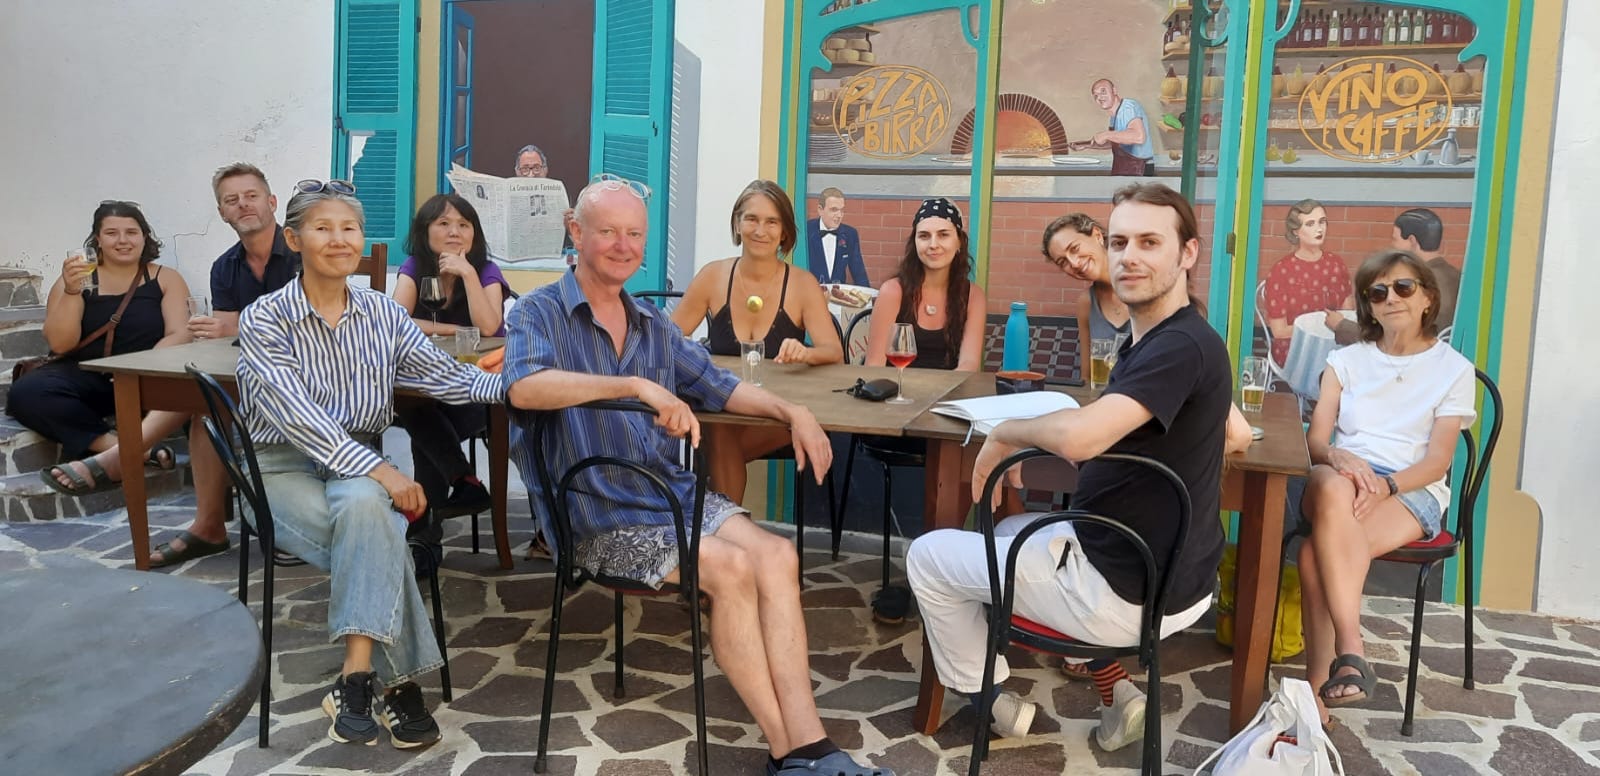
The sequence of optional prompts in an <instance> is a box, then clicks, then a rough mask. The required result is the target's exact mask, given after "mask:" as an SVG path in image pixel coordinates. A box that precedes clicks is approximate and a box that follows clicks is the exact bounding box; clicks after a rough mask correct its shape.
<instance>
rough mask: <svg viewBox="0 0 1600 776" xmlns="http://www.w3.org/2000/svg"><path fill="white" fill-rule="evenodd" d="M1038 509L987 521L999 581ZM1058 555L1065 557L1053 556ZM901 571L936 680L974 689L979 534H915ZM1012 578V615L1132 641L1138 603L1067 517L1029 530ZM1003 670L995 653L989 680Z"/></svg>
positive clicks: (978, 649)
mask: <svg viewBox="0 0 1600 776" xmlns="http://www.w3.org/2000/svg"><path fill="white" fill-rule="evenodd" d="M1038 516H1039V515H1038V514H1037V513H1031V514H1023V515H1016V516H1013V517H1009V518H1006V519H1005V520H1003V521H1001V522H1000V523H999V524H998V525H996V526H995V552H996V554H997V556H998V558H999V561H1000V564H1001V579H1002V580H1004V575H1005V562H1006V554H1007V553H1008V552H1010V550H1011V541H1012V540H1011V539H1010V537H1012V536H1015V535H1016V534H1017V532H1019V531H1021V530H1022V528H1023V527H1024V526H1026V525H1027V524H1028V523H1030V522H1032V521H1033V520H1034V518H1037V517H1038ZM1069 547H1070V548H1071V551H1070V553H1068V548H1069ZM1063 554H1066V563H1065V564H1062V563H1061V558H1062V556H1063ZM906 577H907V578H908V579H909V580H910V582H911V590H912V592H914V593H916V596H917V607H918V609H919V610H920V611H921V612H922V625H923V629H924V630H925V631H926V632H927V635H928V646H929V648H930V649H931V650H932V651H933V664H934V667H935V668H936V669H937V670H938V672H939V681H940V683H942V684H943V685H944V686H946V687H948V688H950V689H952V690H955V691H957V692H961V693H967V694H971V693H975V692H977V691H978V690H979V689H981V685H982V682H983V657H984V642H985V640H986V638H987V634H988V631H989V625H988V619H987V614H986V612H985V611H984V606H985V605H986V604H988V603H989V566H988V561H987V560H986V559H985V558H984V552H983V535H982V534H979V533H976V532H973V531H962V530H956V529H944V530H939V531H933V532H932V533H928V534H924V535H923V536H921V537H918V538H917V540H916V541H914V542H912V543H911V549H910V550H908V551H907V552H906ZM1016 580H1017V581H1016V585H1017V592H1016V598H1015V601H1014V603H1013V607H1012V613H1013V614H1018V615H1021V616H1023V617H1026V618H1028V619H1030V620H1033V621H1034V622H1037V623H1039V624H1041V625H1046V626H1049V627H1051V628H1054V629H1055V630H1057V631H1060V632H1062V633H1064V634H1066V635H1068V636H1071V637H1073V638H1075V639H1078V640H1080V641H1083V642H1086V643H1089V644H1098V645H1102V646H1108V647H1124V646H1133V645H1135V644H1138V643H1139V614H1140V607H1139V606H1138V605H1136V604H1131V603H1128V602H1127V601H1125V600H1123V599H1122V597H1121V596H1118V595H1117V594H1116V592H1115V591H1113V590H1112V589H1111V584H1110V583H1109V582H1107V581H1106V578H1105V577H1103V576H1101V575H1100V572H1099V570H1097V569H1096V568H1095V567H1094V565H1093V564H1091V563H1090V562H1089V559H1088V558H1087V557H1085V555H1084V552H1083V550H1082V549H1080V548H1079V547H1078V538H1077V534H1076V533H1075V532H1074V531H1073V526H1072V524H1070V523H1056V524H1055V525H1052V526H1049V527H1047V528H1045V529H1043V530H1041V531H1040V532H1039V533H1036V534H1034V535H1033V536H1032V537H1030V538H1029V541H1028V543H1027V546H1025V547H1024V548H1023V549H1022V551H1021V552H1020V553H1018V555H1017V574H1016ZM1210 608H1211V597H1210V596H1206V597H1205V598H1204V599H1202V600H1201V601H1199V602H1197V603H1196V604H1195V605H1193V606H1191V607H1189V608H1188V609H1186V610H1184V611H1182V612H1179V613H1177V614H1171V615H1168V616H1167V617H1166V618H1164V619H1163V620H1162V622H1161V637H1162V638H1166V637H1167V636H1170V635H1172V634H1173V633H1176V632H1178V631H1180V630H1183V629H1184V628H1187V627H1189V626H1190V625H1192V624H1194V622H1195V621H1196V620H1198V619H1200V617H1201V615H1203V614H1205V613H1206V611H1207V610H1209V609H1210ZM1010 675H1011V668H1010V666H1008V665H1006V658H1005V655H1004V654H1001V655H1000V656H999V657H998V658H997V659H996V660H995V673H994V681H995V684H999V683H1000V682H1002V681H1005V679H1006V677H1008V676H1010Z"/></svg>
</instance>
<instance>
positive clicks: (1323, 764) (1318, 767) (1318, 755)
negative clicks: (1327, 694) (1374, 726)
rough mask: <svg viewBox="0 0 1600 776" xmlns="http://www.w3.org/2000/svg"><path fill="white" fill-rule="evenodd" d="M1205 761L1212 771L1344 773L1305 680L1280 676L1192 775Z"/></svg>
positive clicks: (1245, 775) (1291, 775) (1220, 774)
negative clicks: (1243, 722) (1269, 694)
mask: <svg viewBox="0 0 1600 776" xmlns="http://www.w3.org/2000/svg"><path fill="white" fill-rule="evenodd" d="M1330 756H1331V762H1330ZM1213 761H1214V762H1215V765H1212V763H1213ZM1207 765H1211V769H1210V771H1211V774H1212V776H1332V774H1334V773H1337V774H1339V776H1344V763H1343V762H1341V761H1340V760H1339V752H1338V750H1336V749H1334V748H1333V742H1332V741H1329V740H1328V734H1327V733H1326V732H1324V731H1323V729H1322V720H1321V717H1320V715H1319V714H1318V713H1317V701H1316V698H1315V696H1313V695H1312V694H1311V685H1309V684H1307V683H1306V681H1305V680H1304V679H1284V680H1283V681H1282V682H1281V683H1280V684H1279V685H1278V691H1277V692H1275V693H1273V694H1272V697H1271V698H1268V699H1267V702H1266V703H1263V704H1261V710H1260V711H1258V712H1256V716H1255V718H1254V719H1252V720H1250V724H1248V725H1245V727H1244V730H1241V731H1239V734H1238V735H1236V736H1234V737H1233V738H1232V739H1230V740H1229V741H1228V743H1226V744H1223V745H1222V748H1221V749H1218V750H1217V751H1215V752H1212V753H1211V756H1210V757H1207V758H1206V760H1205V762H1202V763H1200V767H1198V768H1196V769H1195V771H1194V772H1195V774H1196V776H1199V774H1201V773H1204V772H1205V771H1206V766H1207ZM1335 768H1337V770H1335Z"/></svg>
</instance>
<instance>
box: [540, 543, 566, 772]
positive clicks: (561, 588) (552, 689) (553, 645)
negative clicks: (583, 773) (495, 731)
mask: <svg viewBox="0 0 1600 776" xmlns="http://www.w3.org/2000/svg"><path fill="white" fill-rule="evenodd" d="M555 588H556V590H555V596H554V598H553V600H551V602H550V647H549V649H547V650H545V657H544V706H543V710H542V711H541V713H540V714H539V749H538V752H537V753H536V754H535V756H534V758H533V770H534V772H535V773H544V772H545V767H546V766H547V765H548V763H547V762H546V757H545V753H546V752H548V751H549V748H550V706H551V705H553V704H554V703H555V693H556V650H557V648H558V647H560V646H561V604H562V601H563V599H565V598H566V594H567V574H566V568H565V565H564V564H561V563H557V564H556V584H555Z"/></svg>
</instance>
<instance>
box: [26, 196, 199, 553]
mask: <svg viewBox="0 0 1600 776" xmlns="http://www.w3.org/2000/svg"><path fill="white" fill-rule="evenodd" d="M84 247H85V248H93V249H94V250H95V251H96V252H97V253H98V255H99V262H98V264H97V265H94V266H90V265H88V264H87V263H86V262H85V261H84V260H83V259H82V258H78V257H74V258H70V259H68V260H67V261H66V262H65V263H64V264H63V265H62V268H61V277H60V278H58V279H57V280H56V282H55V283H54V284H53V285H51V287H50V294H49V297H48V300H47V302H46V304H45V320H44V332H43V333H44V339H45V343H46V344H47V345H49V346H50V351H51V352H52V353H58V354H61V355H60V357H59V358H58V359H57V360H56V361H53V362H51V363H49V364H46V365H45V366H42V367H40V368H38V369H35V370H34V371H32V372H29V373H28V374H27V375H25V376H24V377H22V379H20V380H18V381H17V382H16V384H15V385H13V386H12V388H11V394H10V398H9V399H8V401H7V406H6V411H7V412H8V413H9V414H10V415H11V416H12V417H15V418H16V419H17V420H19V421H21V422H22V424H23V425H25V426H27V427H28V428H31V429H33V430H35V431H37V432H39V433H40V434H43V435H44V436H46V437H49V438H51V439H55V440H57V441H59V442H61V447H62V454H63V456H64V457H65V458H66V459H68V461H69V462H68V463H61V464H56V465H54V466H49V467H46V468H45V469H43V470H42V471H40V472H39V477H40V479H42V480H43V481H44V483H45V484H46V485H49V486H50V487H51V488H54V489H55V490H57V491H59V492H61V493H63V494H66V495H68V496H83V495H87V494H89V493H96V492H100V491H103V490H110V489H113V488H115V487H117V483H118V482H119V481H120V480H121V479H122V461H121V458H120V451H119V448H118V447H117V437H116V434H114V433H112V432H113V429H112V428H111V426H110V425H108V424H107V423H106V422H105V418H106V416H108V415H110V414H112V412H113V411H114V406H113V399H112V388H111V378H110V376H108V375H106V374H103V373H100V372H89V371H85V370H83V369H81V368H79V366H78V364H79V362H81V361H92V360H94V359H98V358H103V357H105V356H106V355H108V352H109V354H111V355H121V354H124V353H135V352H139V351H144V350H149V349H151V348H162V347H168V346H172V345H182V344H184V343H187V342H189V328H188V323H189V310H188V301H189V286H188V284H186V283H184V281H183V276H182V275H180V274H178V273H177V272H176V271H172V270H170V269H164V268H163V267H161V266H159V265H155V264H152V263H151V262H152V261H153V260H154V259H156V258H157V257H158V256H160V255H161V242H160V241H159V240H157V239H156V238H155V235H154V234H152V233H151V230H150V222H149V221H148V220H146V219H145V216H144V213H143V212H142V211H141V210H140V209H139V206H138V205H137V204H134V203H132V202H121V201H113V200H108V201H106V202H103V203H101V204H100V206H99V207H98V208H97V209H96V210H95V211H94V224H93V227H92V229H91V231H90V233H89V238H88V239H87V240H85V241H84ZM91 273H93V274H94V276H95V277H96V278H97V280H98V285H99V288H98V289H97V290H96V291H92V292H86V291H85V288H84V285H85V281H86V280H88V278H89V276H90V274H91ZM130 289H132V291H133V295H132V296H131V297H129V298H128V304H127V306H126V307H125V308H123V310H122V315H121V316H120V317H119V318H118V320H117V323H116V325H115V328H114V329H113V330H112V331H111V334H110V348H109V349H108V348H107V343H106V335H101V336H99V337H96V338H95V339H93V340H92V341H88V342H85V341H84V338H85V337H87V336H89V335H91V334H94V333H95V332H96V331H97V330H99V329H100V327H101V326H103V325H105V324H106V323H107V322H109V321H110V320H111V318H112V317H113V316H114V315H115V314H116V312H117V308H118V307H120V306H121V305H122V299H123V295H124V294H126V293H127V292H128V291H129V290H130ZM188 418H189V416H188V415H186V414H180V413H176V412H151V413H149V414H148V415H146V416H145V419H144V424H143V428H142V431H143V436H144V443H145V450H144V451H143V452H144V454H145V455H146V456H149V461H147V464H148V465H155V466H159V467H160V468H164V469H170V468H172V467H173V465H174V464H175V463H176V460H175V458H174V457H173V454H172V450H171V448H169V447H166V446H165V445H162V444H161V441H162V440H164V439H166V438H167V436H168V435H170V434H171V433H172V432H174V431H176V430H178V429H179V428H181V427H182V426H183V423H184V421H185V420H188ZM194 428H195V429H196V430H197V431H198V432H199V433H198V434H194V435H191V437H190V443H189V446H190V454H191V455H192V456H193V457H194V459H196V460H200V459H201V458H202V457H203V456H205V454H206V452H207V451H210V450H211V442H210V440H208V439H206V436H205V432H204V429H203V428H202V426H201V425H200V424H199V423H196V424H194ZM152 450H154V451H155V452H154V453H152ZM80 457H81V458H82V460H74V459H78V458H80ZM206 460H207V461H208V462H210V463H211V464H212V466H210V467H204V466H197V467H196V472H195V473H196V488H195V492H196V505H195V510H196V522H195V527H194V528H193V529H192V533H191V534H185V536H191V537H200V538H198V540H197V541H196V542H193V543H192V544H194V547H192V548H189V544H190V543H185V544H183V546H184V547H185V548H189V549H190V551H191V552H194V551H198V552H199V554H201V555H204V554H210V552H220V551H222V550H225V549H227V546H228V534H227V530H226V528H225V526H224V524H223V516H224V515H223V499H224V495H225V493H226V491H225V488H224V484H223V481H222V478H223V477H224V476H225V475H224V474H223V471H222V467H221V463H220V462H219V461H217V458H216V453H215V452H211V453H210V457H209V459H206ZM213 475H214V476H213ZM136 476H139V475H136ZM164 548H165V549H166V550H167V551H170V548H167V547H166V545H163V546H162V547H158V548H157V549H156V551H155V552H154V553H152V555H151V559H152V560H154V561H158V563H156V565H164V564H161V563H159V561H161V560H164V559H165V558H164V553H163V550H164ZM207 550H209V552H208V551H207ZM189 557H199V555H190V556H189Z"/></svg>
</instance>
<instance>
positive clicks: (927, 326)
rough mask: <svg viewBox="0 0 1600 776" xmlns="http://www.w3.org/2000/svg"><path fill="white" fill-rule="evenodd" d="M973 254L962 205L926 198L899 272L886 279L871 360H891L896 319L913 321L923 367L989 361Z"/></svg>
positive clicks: (967, 367) (967, 366)
mask: <svg viewBox="0 0 1600 776" xmlns="http://www.w3.org/2000/svg"><path fill="white" fill-rule="evenodd" d="M971 271H972V254H970V253H969V252H968V251H967V232H966V229H965V228H963V226H962V222H961V211H959V210H957V209H956V207H955V206H954V205H952V204H951V203H950V201H949V200H947V199H944V198H942V197H941V198H938V199H930V200H926V201H924V202H923V203H922V207H921V208H919V209H918V210H917V215H916V216H915V217H914V218H913V219H912V223H911V236H910V237H909V238H907V239H906V252H905V256H904V257H902V258H901V259H900V268H899V272H898V273H897V274H896V275H895V276H894V277H892V278H890V279H888V280H886V281H884V283H883V287H882V288H881V289H879V291H878V299H877V301H876V302H875V303H874V304H873V307H872V320H871V324H870V329H869V330H868V333H867V360H866V364H867V366H883V365H885V364H887V363H888V348H889V338H890V337H891V336H893V335H894V329H895V324H897V323H909V324H911V326H912V328H913V330H914V331H915V334H916V338H917V358H916V360H915V361H912V362H911V366H912V367H915V368H920V369H955V370H959V371H963V372H976V371H978V370H979V369H981V368H982V364H983V325H984V319H985V313H986V305H987V303H986V302H985V300H984V296H983V289H981V288H979V287H978V285H977V284H976V283H973V282H971V281H970V280H968V278H967V275H968V274H969V273H970V272H971Z"/></svg>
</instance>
